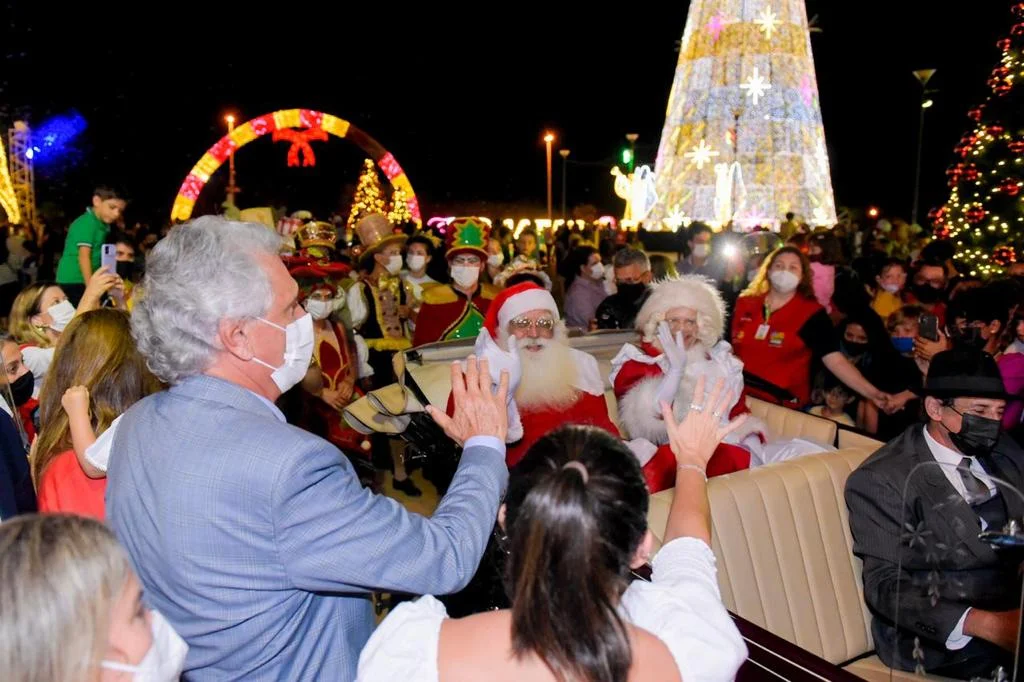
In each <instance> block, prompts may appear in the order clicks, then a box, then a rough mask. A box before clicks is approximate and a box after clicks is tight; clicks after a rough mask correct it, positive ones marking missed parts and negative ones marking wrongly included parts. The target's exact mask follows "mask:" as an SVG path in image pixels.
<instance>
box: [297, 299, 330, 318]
mask: <svg viewBox="0 0 1024 682" xmlns="http://www.w3.org/2000/svg"><path fill="white" fill-rule="evenodd" d="M303 307H304V308H305V309H306V312H307V313H309V314H310V315H312V316H313V319H314V320H325V319H327V318H328V317H329V316H330V314H331V312H332V311H333V310H334V301H321V300H319V299H316V298H310V299H306V303H305V305H304V306H303Z"/></svg>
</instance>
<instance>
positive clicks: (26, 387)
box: [11, 371, 36, 406]
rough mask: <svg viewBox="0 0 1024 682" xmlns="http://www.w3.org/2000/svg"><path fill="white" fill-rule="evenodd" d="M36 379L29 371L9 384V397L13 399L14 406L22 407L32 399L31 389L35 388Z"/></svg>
mask: <svg viewBox="0 0 1024 682" xmlns="http://www.w3.org/2000/svg"><path fill="white" fill-rule="evenodd" d="M35 385H36V378H35V376H34V375H33V374H32V372H31V371H29V372H25V373H24V374H22V375H21V376H20V377H18V378H17V379H15V380H14V382H13V383H11V395H12V396H13V397H14V404H15V406H18V405H24V404H25V403H26V402H28V400H29V399H30V398H31V397H32V389H33V388H35Z"/></svg>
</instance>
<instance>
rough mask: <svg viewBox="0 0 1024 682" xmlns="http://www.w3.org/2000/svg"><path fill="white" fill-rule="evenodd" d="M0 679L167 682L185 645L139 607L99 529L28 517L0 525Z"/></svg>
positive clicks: (130, 580)
mask: <svg viewBox="0 0 1024 682" xmlns="http://www.w3.org/2000/svg"><path fill="white" fill-rule="evenodd" d="M0 613H3V618H0V670H3V679H4V680H5V681H6V682H116V681H119V680H126V679H132V678H133V677H134V679H145V680H158V681H160V682H170V681H171V680H177V679H178V678H179V676H180V675H181V671H182V667H183V666H184V663H185V655H186V654H187V653H188V646H187V645H186V644H185V642H184V641H183V640H182V639H181V637H179V636H178V635H177V633H175V632H174V630H173V629H172V628H171V627H170V625H168V624H167V621H165V620H164V618H163V616H161V615H160V614H159V613H157V612H155V611H150V610H149V609H147V608H146V607H145V606H144V605H143V603H142V588H141V585H140V583H139V580H138V578H137V577H136V576H135V573H134V572H133V571H132V568H131V564H129V562H128V555H127V554H125V552H124V550H123V549H122V548H121V546H120V545H118V544H117V540H116V539H115V538H114V535H113V533H111V532H110V531H109V530H108V529H107V528H106V526H104V525H103V524H101V523H99V522H98V521H94V520H92V519H86V518H82V517H77V516H65V515H44V516H40V515H36V514H32V515H28V516H20V517H18V518H15V519H11V520H9V521H5V522H4V523H3V524H0Z"/></svg>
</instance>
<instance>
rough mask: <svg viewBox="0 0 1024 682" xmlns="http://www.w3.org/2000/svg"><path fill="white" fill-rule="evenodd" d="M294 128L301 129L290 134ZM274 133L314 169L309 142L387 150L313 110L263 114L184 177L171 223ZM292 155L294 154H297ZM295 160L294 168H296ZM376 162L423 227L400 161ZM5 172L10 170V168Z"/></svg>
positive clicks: (297, 159) (349, 126) (341, 121)
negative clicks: (240, 155) (234, 160)
mask: <svg viewBox="0 0 1024 682" xmlns="http://www.w3.org/2000/svg"><path fill="white" fill-rule="evenodd" d="M293 128H294V129H299V130H291V129H293ZM278 131H282V132H278ZM284 131H287V132H284ZM274 133H278V135H277V138H278V139H283V140H286V141H289V142H292V147H291V148H290V149H289V165H299V163H300V162H302V161H308V162H309V163H305V164H304V165H312V164H313V162H315V157H314V156H313V153H312V149H311V148H309V141H310V140H322V139H326V136H327V135H332V136H334V137H340V138H347V139H349V140H350V141H351V142H352V143H353V144H355V145H357V146H358V147H359V148H360V149H362V150H363V151H364V152H366V153H367V154H372V155H374V156H375V157H376V156H378V155H379V154H380V153H381V152H382V151H383V148H382V147H381V145H380V144H379V143H378V142H377V141H376V140H374V139H373V138H372V137H370V136H369V135H367V134H366V133H365V132H364V131H362V130H360V129H359V128H357V127H356V126H354V125H352V124H351V123H349V122H348V121H346V120H345V119H342V118H338V117H337V116H332V115H331V114H325V113H323V112H320V111H314V110H312V109H281V110H279V111H274V112H271V113H269V114H263V115H262V116H257V117H256V118H254V119H252V120H249V121H246V122H245V123H243V124H241V125H239V126H237V127H235V129H234V130H233V131H232V132H231V133H229V134H227V135H225V136H224V137H222V138H221V139H220V140H218V141H217V143H216V144H214V145H213V146H212V147H210V148H209V149H207V150H206V153H205V154H203V156H202V158H201V159H199V162H198V163H196V165H195V166H193V167H192V170H191V171H190V172H189V174H188V175H187V176H186V177H185V181H184V182H182V183H181V188H180V189H178V196H177V197H175V199H174V206H173V207H172V208H171V220H174V221H180V220H188V219H189V218H190V217H191V216H192V211H193V209H194V208H195V204H196V201H197V200H198V199H199V195H200V193H201V192H202V191H203V188H204V187H206V184H207V183H208V182H209V181H210V177H211V176H212V175H213V174H214V173H215V172H217V169H218V168H220V167H221V165H223V164H224V162H225V161H227V160H228V158H229V157H230V156H231V155H232V154H234V153H236V152H237V151H238V150H239V149H241V148H242V147H244V146H245V145H247V144H249V143H250V142H252V141H253V140H255V139H257V138H259V137H263V136H264V135H267V134H270V135H271V137H273V136H274ZM303 133H305V134H303ZM324 133H326V134H327V135H324ZM292 151H294V152H295V153H294V155H293V154H292ZM292 161H295V163H294V164H293V163H292ZM377 163H378V165H379V166H380V168H381V170H382V171H383V172H384V173H385V175H386V177H387V178H388V181H389V182H390V183H391V186H392V187H401V188H402V189H403V190H404V192H405V195H406V203H407V205H408V207H409V211H410V213H411V214H412V220H413V222H415V223H416V224H417V225H419V224H421V223H422V218H421V216H420V209H419V203H418V201H417V199H416V194H415V192H413V189H412V185H411V184H410V182H409V178H408V177H406V175H405V172H404V171H403V170H402V168H401V166H399V165H398V162H397V161H395V157H394V156H392V155H391V153H390V152H387V151H383V156H380V158H379V159H378V160H377ZM4 167H5V168H6V164H5V166H4Z"/></svg>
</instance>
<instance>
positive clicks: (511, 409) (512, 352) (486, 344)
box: [473, 329, 523, 443]
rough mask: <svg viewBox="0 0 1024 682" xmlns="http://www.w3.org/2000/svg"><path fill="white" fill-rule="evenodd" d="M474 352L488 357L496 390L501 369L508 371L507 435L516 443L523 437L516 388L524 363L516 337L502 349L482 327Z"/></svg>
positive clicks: (488, 365)
mask: <svg viewBox="0 0 1024 682" xmlns="http://www.w3.org/2000/svg"><path fill="white" fill-rule="evenodd" d="M473 352H474V353H475V354H476V356H477V358H486V359H487V367H488V369H489V371H490V374H491V381H492V382H494V390H498V384H499V383H500V382H501V371H502V370H506V371H507V372H508V403H507V405H508V433H507V434H506V436H505V441H506V442H507V443H515V442H516V441H518V440H520V439H521V438H522V437H523V422H522V419H520V417H519V406H518V405H516V401H515V395H516V389H517V388H519V382H520V381H522V379H523V364H522V361H521V360H520V358H519V347H518V346H517V345H516V337H514V336H510V337H509V339H508V350H507V351H504V350H502V349H501V348H500V347H499V346H498V344H496V343H495V342H494V339H493V338H491V334H490V332H488V331H487V330H486V329H481V330H480V333H479V334H478V335H477V337H476V343H475V344H474V345H473Z"/></svg>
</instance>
